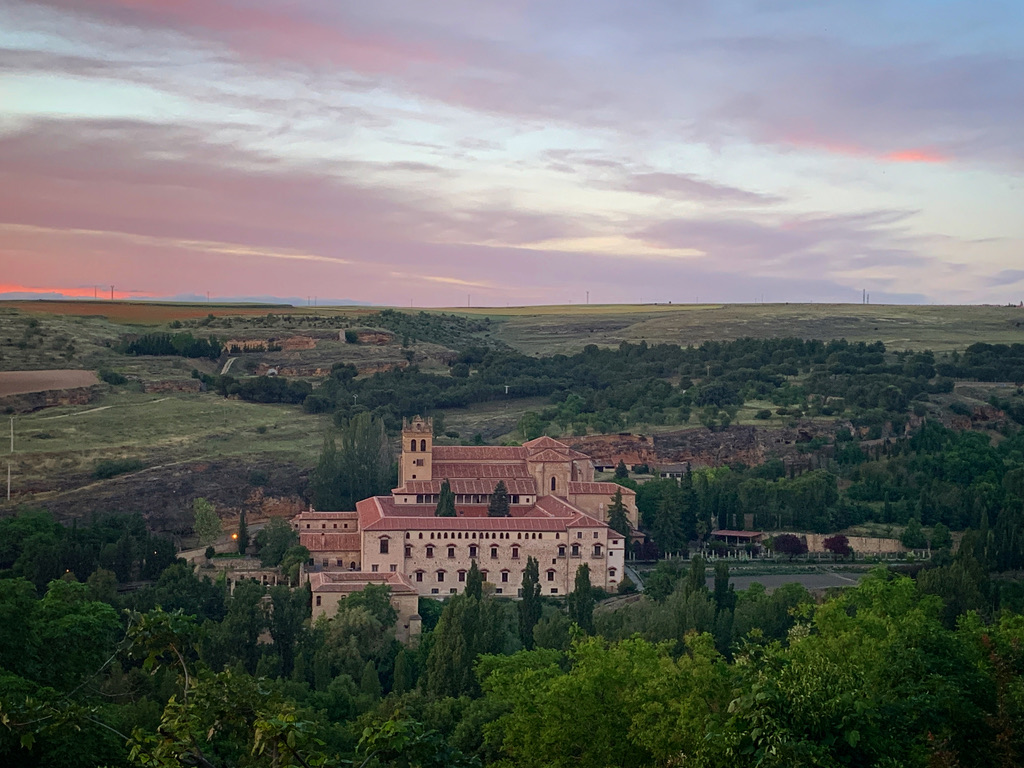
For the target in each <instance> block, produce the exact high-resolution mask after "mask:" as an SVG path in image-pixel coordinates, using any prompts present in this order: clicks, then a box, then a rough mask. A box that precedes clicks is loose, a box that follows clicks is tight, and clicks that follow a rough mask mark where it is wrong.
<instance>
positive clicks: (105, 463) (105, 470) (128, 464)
mask: <svg viewBox="0 0 1024 768" xmlns="http://www.w3.org/2000/svg"><path fill="white" fill-rule="evenodd" d="M145 466H146V465H145V464H144V463H142V462H141V461H140V460H139V459H102V460H101V461H98V462H96V468H95V469H93V471H92V476H93V477H94V478H96V479H97V480H106V479H108V478H111V477H116V476H117V475H123V474H125V473H127V472H136V471H138V470H140V469H142V468H143V467H145Z"/></svg>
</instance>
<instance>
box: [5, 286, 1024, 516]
mask: <svg viewBox="0 0 1024 768" xmlns="http://www.w3.org/2000/svg"><path fill="white" fill-rule="evenodd" d="M377 312H378V310H376V309H374V308H370V307H349V306H346V307H317V308H313V307H283V306H270V305H259V306H257V305H216V304H172V303H146V302H120V301H115V302H104V301H98V302H89V301H83V302H70V301H68V302H43V301H41V302H7V303H2V304H0V370H2V371H5V372H7V373H6V374H5V375H0V388H3V387H6V388H7V390H10V392H13V391H14V389H13V388H12V387H21V388H22V389H23V388H24V387H25V386H28V387H38V386H50V385H53V386H56V385H58V384H59V385H60V386H62V387H66V386H70V385H71V384H73V383H76V382H77V383H78V384H77V386H83V385H88V384H95V382H96V378H95V372H96V371H100V370H104V371H111V372H114V373H115V374H117V375H118V376H123V377H124V378H125V382H124V383H123V384H117V385H107V384H102V385H99V387H98V390H99V391H98V397H97V398H96V399H94V401H93V402H90V403H88V404H86V405H63V406H59V407H55V408H46V409H44V410H41V411H37V412H35V413H31V414H27V415H19V416H18V417H17V418H16V425H15V426H16V433H17V453H18V455H17V457H16V461H15V470H14V474H15V482H14V494H15V499H16V500H18V501H22V502H38V503H43V502H45V501H46V500H47V499H54V498H56V497H57V496H59V495H60V494H66V493H68V492H69V490H72V489H74V488H83V487H90V488H93V487H96V486H101V485H103V483H102V482H97V481H96V480H95V479H94V478H93V477H92V472H93V470H94V468H95V467H96V466H97V463H98V462H100V461H103V460H111V459H116V460H121V459H132V460H137V461H139V462H141V463H142V465H143V466H144V467H145V468H146V470H145V472H144V473H143V475H144V477H140V482H141V481H142V480H143V479H146V480H147V482H150V483H151V485H150V486H149V487H155V486H153V485H152V481H153V479H154V478H156V477H157V476H159V472H160V471H162V470H160V469H159V468H161V467H175V466H179V465H181V464H182V463H186V462H190V461H191V462H194V461H217V460H221V459H230V461H231V462H233V463H231V464H230V466H228V465H225V467H223V468H222V469H220V470H218V471H222V472H228V473H235V474H237V475H238V477H237V478H234V481H239V482H240V481H241V480H244V479H245V478H246V477H247V476H248V473H249V469H248V468H247V467H251V466H257V465H260V466H277V467H281V468H287V472H288V473H290V476H292V477H295V476H297V475H298V474H299V473H301V472H305V471H308V470H309V469H310V468H311V467H312V466H313V465H314V464H315V461H316V456H317V452H318V450H319V447H320V445H321V443H322V440H323V436H324V434H325V433H327V432H328V431H329V430H330V429H331V428H332V419H331V414H330V413H322V414H313V413H304V412H303V411H302V410H301V409H300V408H297V407H295V406H291V405H280V404H259V403H252V402H244V401H242V400H239V399H235V398H224V397H219V396H217V395H215V394H213V393H195V392H185V391H179V390H178V389H176V385H177V384H178V383H181V384H184V383H190V384H192V385H195V384H196V382H195V380H194V379H193V378H192V373H193V371H197V372H198V373H199V374H202V375H206V376H213V375H216V374H219V373H220V372H221V371H222V369H223V368H224V365H225V363H226V361H227V360H228V359H229V358H233V362H232V363H231V366H230V374H231V375H232V376H233V377H240V378H241V379H245V378H246V377H247V376H253V375H255V374H258V373H260V372H263V371H266V370H269V369H270V368H274V369H275V370H278V371H280V372H282V373H283V374H284V375H287V376H289V377H292V378H298V379H302V378H305V380H307V381H309V382H310V383H311V384H312V385H313V386H314V387H317V386H319V384H320V382H322V381H324V377H325V376H326V375H327V374H328V373H329V372H330V370H331V367H332V366H333V365H335V364H337V363H347V364H351V365H354V366H355V367H356V369H357V371H359V372H360V376H359V379H360V380H364V379H365V378H366V377H367V376H369V375H370V374H372V373H373V372H374V371H383V370H389V369H391V368H402V367H404V366H409V365H414V366H417V367H418V368H419V369H420V370H422V371H425V372H428V373H432V374H440V375H442V376H447V374H448V371H449V370H450V369H449V366H450V365H451V362H452V361H453V360H454V359H455V357H456V355H457V353H458V352H459V351H460V350H461V349H464V348H465V347H466V346H470V345H479V346H485V347H490V348H494V349H512V350H518V351H520V352H524V353H526V354H530V355H551V354H558V353H561V354H573V353H576V352H579V351H581V350H582V349H583V348H584V347H586V346H587V345H590V344H594V345H597V346H599V347H612V348H615V347H618V346H619V344H620V343H622V342H630V343H633V344H637V343H639V342H641V341H645V342H647V343H648V344H655V343H662V342H665V343H674V344H682V345H688V344H694V345H698V344H700V343H702V342H703V341H729V340H732V339H736V338H741V337H754V338H770V337H780V336H795V337H804V338H820V339H830V338H846V339H848V340H850V341H865V342H872V341H876V340H881V341H883V342H884V343H885V344H886V346H887V348H889V349H891V350H901V349H932V350H935V351H937V352H941V351H946V350H962V349H965V348H966V347H967V346H969V345H970V344H972V343H974V342H976V341H986V342H992V343H1014V342H1022V341H1024V310H1021V309H1020V308H1017V307H931V306H913V307H906V306H865V305H771V304H767V305H762V304H759V305H710V304H702V305H643V306H636V305H632V306H626V305H622V306H596V305H594V306H583V305H574V306H549V307H511V308H458V309H454V308H453V309H450V310H425V311H423V312H422V313H421V311H420V310H408V311H407V310H400V311H399V312H400V316H399V315H398V313H392V314H391V315H386V313H385V315H378V314H376V313H377ZM403 318H405V319H403ZM398 321H401V322H398ZM466 321H469V322H468V323H467V322H466ZM353 328H355V329H371V330H372V329H374V328H379V329H382V331H383V332H382V333H381V334H380V338H379V340H377V341H375V342H374V343H365V344H363V343H347V342H346V340H345V331H346V329H353ZM389 329H390V330H389ZM152 332H169V333H177V332H188V333H191V334H194V335H195V336H197V337H206V336H216V337H217V338H218V339H220V340H221V341H226V340H229V339H235V340H239V341H246V340H253V341H256V342H259V343H260V346H259V349H256V350H253V351H239V352H231V353H229V352H228V351H225V354H224V355H222V357H221V358H220V359H219V360H208V359H187V358H182V357H176V356H148V355H141V356H130V355H125V354H123V353H122V352H120V351H119V345H120V344H121V343H122V342H123V340H124V339H126V338H134V337H137V336H139V335H141V334H146V333H152ZM54 371H60V372H59V373H54ZM14 372H17V373H14ZM15 380H21V381H23V382H24V381H26V380H27V381H28V382H29V383H28V384H24V383H22V384H17V385H15V384H14V383H13V382H14V381H15ZM991 386H993V385H987V384H986V385H976V386H973V388H970V387H967V386H966V385H964V386H960V387H958V391H957V396H958V397H962V396H965V395H970V398H972V399H973V402H974V403H975V404H982V403H984V402H985V401H986V399H987V398H988V396H989V390H990V388H991ZM968 389H970V391H968ZM7 390H4V391H7ZM0 394H2V392H0ZM362 402H363V399H362V398H360V399H359V403H362ZM937 402H938V403H940V404H941V403H944V402H945V401H944V400H942V399H941V398H940V399H939V400H938V401H937ZM349 403H350V404H352V405H355V403H354V402H353V400H352V399H350V400H349ZM548 405H549V401H548V398H546V397H520V398H516V397H514V396H513V397H512V398H511V399H509V400H508V401H504V400H499V401H491V402H480V403H475V404H473V405H470V406H469V407H466V408H452V409H448V410H447V411H446V414H445V415H446V417H447V418H446V429H447V431H449V432H452V433H453V434H457V435H459V437H455V438H449V439H455V440H459V439H461V440H468V439H470V438H471V437H473V436H474V435H476V434H478V433H479V434H481V435H482V436H483V437H484V438H485V439H487V440H488V441H496V440H501V439H508V438H511V437H512V436H513V435H512V434H511V433H512V432H513V431H514V430H515V428H516V424H517V422H518V420H519V418H520V416H521V415H522V414H523V413H524V412H525V411H527V410H530V411H542V410H543V409H545V408H546V407H548ZM943 407H944V406H943ZM972 407H974V406H973V405H972ZM771 408H772V404H771V403H770V402H768V401H763V400H758V399H751V400H748V401H747V402H746V403H745V404H744V405H742V406H741V407H740V408H739V409H738V410H737V412H736V413H735V414H734V416H733V424H736V425H757V426H758V427H768V428H776V427H781V426H783V423H784V422H787V423H788V420H790V417H788V416H776V415H774V413H773V415H772V416H771V417H770V421H763V420H762V419H761V416H759V415H758V414H759V413H760V414H761V415H763V413H764V411H765V410H768V409H771ZM807 419H808V420H809V421H808V423H812V422H815V421H820V422H821V426H822V428H827V426H828V423H830V419H828V418H824V417H816V416H808V417H807ZM695 426H697V420H696V418H694V419H693V420H691V421H689V422H688V423H687V424H685V425H679V424H676V423H674V422H671V421H670V422H668V423H664V424H661V425H658V424H649V425H646V426H644V425H637V426H635V427H633V428H634V429H639V430H642V431H644V432H646V433H648V434H661V433H666V432H671V431H674V430H675V431H678V430H679V429H685V428H691V427H695ZM225 480H226V486H225V487H227V486H230V485H231V482H227V481H228V480H230V478H226V479H225ZM106 482H107V483H110V482H111V481H106ZM117 482H118V483H121V484H126V483H127V482H128V480H127V479H125V478H121V479H119V480H118V481H117ZM115 485H116V483H115V484H114V485H111V487H114V486H115ZM288 487H289V489H291V486H290V485H289V486H288ZM265 490H266V492H267V494H268V495H273V494H275V493H285V492H286V491H285V488H284V487H283V486H281V487H277V488H275V487H274V485H273V483H272V484H271V485H270V486H268V487H267V488H266V489H265ZM287 492H289V493H291V492H292V491H291V490H288V491H287ZM186 502H187V500H182V501H181V503H182V504H184V503H186ZM104 503H107V504H112V505H116V504H117V503H118V502H117V497H113V498H110V499H108V500H107V501H106V502H104ZM168 503H169V502H168Z"/></svg>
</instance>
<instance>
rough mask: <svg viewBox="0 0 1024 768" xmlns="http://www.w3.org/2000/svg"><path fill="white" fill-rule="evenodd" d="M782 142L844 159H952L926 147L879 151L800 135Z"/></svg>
mask: <svg viewBox="0 0 1024 768" xmlns="http://www.w3.org/2000/svg"><path fill="white" fill-rule="evenodd" d="M782 141H783V143H784V144H787V145H790V146H794V147H800V148H804V147H806V148H809V149H819V150H823V151H825V152H828V153H829V154H833V155H844V156H846V157H864V158H871V159H873V160H877V161H880V162H886V163H948V162H951V161H952V159H953V158H952V157H951V156H950V155H947V154H943V153H941V152H939V151H938V150H936V149H932V148H928V147H922V148H920V149H897V150H890V151H879V150H877V149H873V148H871V147H868V146H864V145H860V144H853V143H849V142H843V141H836V140H832V139H827V138H819V137H812V136H806V135H800V134H790V135H787V136H786V137H784V138H783V140H782Z"/></svg>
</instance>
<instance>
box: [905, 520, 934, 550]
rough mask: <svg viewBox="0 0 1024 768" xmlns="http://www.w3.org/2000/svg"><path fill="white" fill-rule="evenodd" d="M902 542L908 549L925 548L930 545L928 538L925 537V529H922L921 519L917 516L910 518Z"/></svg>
mask: <svg viewBox="0 0 1024 768" xmlns="http://www.w3.org/2000/svg"><path fill="white" fill-rule="evenodd" d="M900 542H901V543H902V544H903V546H904V547H906V548H907V549H924V548H925V547H927V546H928V539H926V538H925V536H924V531H923V530H921V521H920V520H918V519H917V518H916V517H912V518H910V522H909V523H907V527H906V528H904V529H903V535H902V536H901V537H900Z"/></svg>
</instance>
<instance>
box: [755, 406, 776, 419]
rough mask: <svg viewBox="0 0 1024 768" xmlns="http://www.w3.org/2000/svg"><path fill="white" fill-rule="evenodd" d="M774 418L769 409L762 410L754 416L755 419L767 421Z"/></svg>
mask: <svg viewBox="0 0 1024 768" xmlns="http://www.w3.org/2000/svg"><path fill="white" fill-rule="evenodd" d="M771 417H772V412H771V411H770V410H769V409H767V408H762V409H761V410H760V411H758V412H757V413H755V414H754V418H755V419H761V420H767V419H770V418H771Z"/></svg>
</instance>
